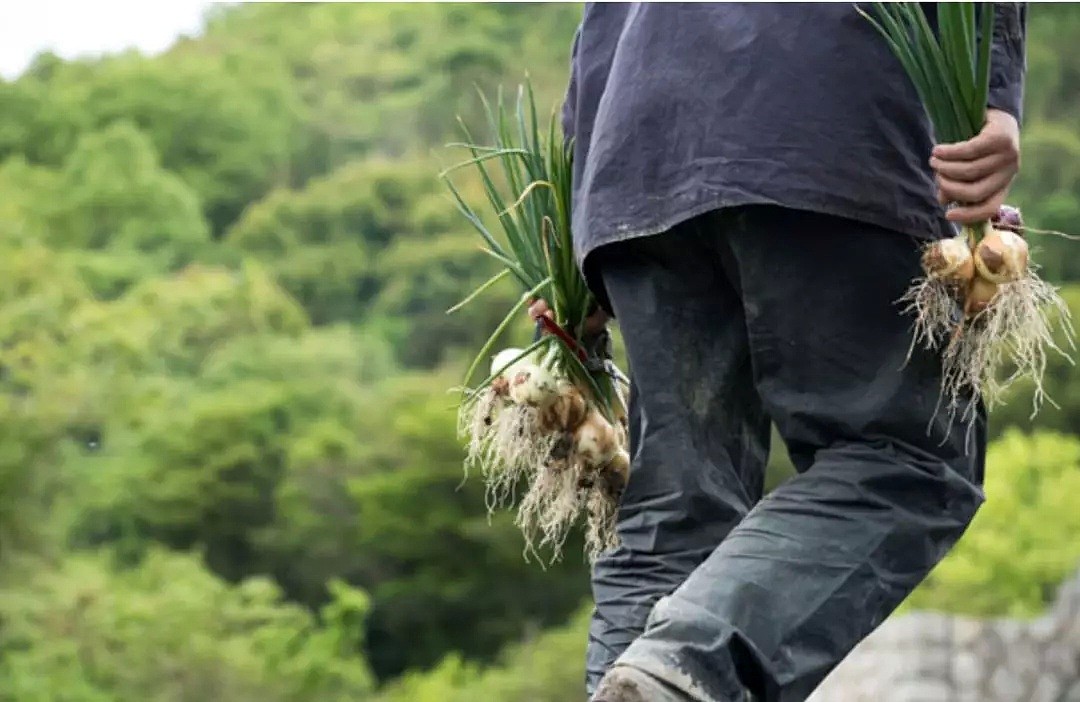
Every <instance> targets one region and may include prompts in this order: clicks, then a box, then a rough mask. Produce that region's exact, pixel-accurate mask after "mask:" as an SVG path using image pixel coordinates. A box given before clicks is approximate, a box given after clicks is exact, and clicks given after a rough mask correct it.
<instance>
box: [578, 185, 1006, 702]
mask: <svg viewBox="0 0 1080 702" xmlns="http://www.w3.org/2000/svg"><path fill="white" fill-rule="evenodd" d="M806 242H813V244H812V245H807V243H806ZM919 248H920V242H919V241H918V240H917V239H916V238H914V237H911V236H908V235H905V234H902V233H898V232H892V231H887V230H883V229H880V228H878V227H874V226H872V225H867V224H863V223H860V222H856V221H853V220H848V219H842V218H838V217H831V216H827V215H818V214H813V213H808V212H799V211H794V210H788V209H783V208H777V207H770V206H751V207H742V208H735V209H732V210H727V211H724V212H720V213H711V214H708V215H705V216H702V217H699V218H695V219H694V220H691V221H689V222H687V223H685V224H683V225H681V226H679V227H676V228H675V229H673V230H672V231H670V232H667V233H665V234H663V235H660V236H655V237H648V238H639V239H634V240H632V241H627V242H624V243H621V244H616V245H613V246H610V247H607V248H605V249H604V250H603V251H602V252H600V254H599V255H598V270H599V271H600V274H601V275H602V277H603V281H604V284H605V287H606V289H607V290H608V292H609V293H610V299H611V302H612V305H613V307H614V311H615V314H616V316H617V318H618V320H619V323H620V326H621V329H622V334H623V337H624V339H625V343H626V348H627V352H628V357H629V369H630V372H631V376H632V381H633V393H632V395H631V403H630V418H631V425H630V426H631V437H630V439H631V454H632V470H631V476H630V480H629V484H628V486H627V489H626V492H625V494H624V496H623V500H622V505H621V508H620V513H619V526H618V532H619V536H620V539H621V542H622V543H621V546H620V547H619V548H617V549H616V550H613V551H612V552H610V553H607V554H605V555H604V556H602V557H601V559H600V560H599V561H598V562H597V563H596V565H595V567H594V574H593V595H594V599H595V603H596V605H595V607H596V608H595V614H594V617H593V620H592V624H591V628H590V637H589V646H588V666H587V667H588V684H587V687H588V691H589V692H590V693H591V692H592V691H593V690H594V689H595V687H596V685H597V684H598V682H599V679H600V677H601V676H602V675H603V674H604V672H605V671H606V670H607V669H608V668H609V667H610V666H611V665H612V664H613V663H614V662H615V661H616V660H618V661H619V663H620V664H626V665H631V666H633V667H635V668H637V669H639V670H643V671H645V672H647V673H649V674H651V675H653V676H655V677H656V678H657V679H659V680H661V681H663V682H664V683H666V684H668V685H670V686H673V687H675V688H678V689H679V690H681V691H682V692H683V693H684V694H685V695H686V700H687V701H688V702H690V701H694V702H735V701H738V700H743V699H744V698H743V697H742V694H743V693H742V691H743V690H744V689H746V690H749V691H750V692H751V693H752V694H753V695H754V696H755V699H756V700H758V701H759V702H761V701H764V702H792V701H795V700H804V699H805V698H806V697H807V696H808V695H809V694H810V692H811V691H812V690H813V689H814V687H816V686H817V685H818V684H819V683H820V682H821V681H822V680H823V679H824V677H825V676H826V675H827V674H828V673H829V672H830V671H831V670H832V668H833V667H834V666H835V665H836V664H837V663H838V662H839V661H840V660H841V659H842V658H843V657H844V656H845V655H846V654H847V653H848V652H849V651H850V650H851V649H852V648H853V647H854V646H855V645H856V643H858V641H859V640H861V639H862V638H863V637H864V636H866V635H867V634H868V633H869V632H870V631H872V630H873V629H874V628H875V627H876V626H878V625H879V624H880V623H881V622H882V621H883V620H884V619H885V618H886V617H887V616H888V615H889V613H890V612H892V611H893V609H894V608H895V607H896V606H897V605H898V604H899V603H900V602H901V601H902V600H903V599H904V598H905V597H906V596H907V595H908V594H909V593H910V591H911V590H912V589H913V588H914V587H915V586H916V585H917V584H918V583H919V582H920V581H921V580H922V579H923V578H924V577H925V576H926V575H927V573H928V572H929V571H930V570H931V569H932V568H933V566H934V565H935V564H936V563H938V562H939V561H940V560H941V558H942V557H943V556H944V555H945V554H946V552H947V551H948V550H949V548H950V547H951V546H952V545H953V544H954V543H955V542H956V540H957V539H958V538H959V537H960V536H961V534H962V533H963V532H964V530H965V528H966V527H967V525H968V524H969V523H970V521H971V519H972V518H973V516H974V515H975V512H976V510H977V508H978V507H979V505H980V504H981V503H982V500H983V494H982V490H981V484H982V478H983V465H984V458H985V444H986V417H985V412H984V411H983V409H982V408H981V407H980V408H979V412H978V418H977V421H976V422H975V424H974V425H973V426H971V427H970V428H969V427H968V426H967V425H965V424H962V423H959V422H950V421H949V418H948V416H947V415H946V414H944V413H941V412H937V411H936V410H937V402H938V398H939V389H940V384H941V359H940V358H939V356H938V355H937V354H936V353H932V352H929V351H926V350H922V349H920V348H917V349H915V351H914V352H913V354H912V356H911V358H910V360H907V359H906V357H907V354H908V350H909V347H910V344H911V321H912V320H911V319H910V318H909V317H906V316H904V315H902V314H901V312H900V309H899V308H898V306H897V304H896V301H897V299H898V298H899V297H900V296H901V295H902V294H903V293H904V291H905V290H906V289H907V287H908V285H909V283H910V281H911V280H912V278H914V277H915V276H916V275H918V273H919ZM770 419H771V420H773V421H774V422H775V423H776V426H777V428H778V430H779V432H780V434H781V436H782V437H783V439H784V441H785V443H786V445H787V447H788V450H789V453H790V455H791V458H792V461H793V462H794V464H795V467H796V469H797V471H798V475H797V476H796V477H794V478H792V479H791V480H789V481H787V482H786V483H784V484H783V485H781V486H780V487H778V488H777V489H775V490H774V491H772V492H771V493H770V494H769V495H768V496H766V497H764V498H763V497H762V493H763V480H764V472H765V465H766V461H767V456H768V449H769V439H770ZM661 598H664V599H661ZM658 603H659V604H658ZM654 605H655V608H654ZM646 624H647V626H646ZM643 631H644V633H642V632H643ZM639 635H640V636H639Z"/></svg>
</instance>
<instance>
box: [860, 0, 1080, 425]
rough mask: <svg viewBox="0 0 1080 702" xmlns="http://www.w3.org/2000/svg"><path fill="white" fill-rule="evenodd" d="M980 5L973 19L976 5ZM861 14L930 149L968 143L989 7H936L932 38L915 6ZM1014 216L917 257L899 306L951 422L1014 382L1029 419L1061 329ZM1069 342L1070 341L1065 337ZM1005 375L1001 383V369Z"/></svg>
mask: <svg viewBox="0 0 1080 702" xmlns="http://www.w3.org/2000/svg"><path fill="white" fill-rule="evenodd" d="M977 4H978V5H979V7H978V11H976V5H977ZM873 5H874V9H875V16H874V17H871V16H870V15H868V14H866V13H864V16H865V17H866V18H867V19H869V20H870V22H871V23H873V25H874V26H875V27H876V28H877V30H878V31H879V32H880V33H881V35H882V36H883V37H884V38H885V40H886V41H887V42H888V44H889V46H890V48H891V49H892V51H893V53H894V54H895V55H896V57H897V58H898V59H899V61H900V63H901V64H903V66H904V69H905V71H906V72H907V74H908V76H909V77H910V78H911V80H912V82H913V83H914V85H915V88H916V90H917V91H918V93H919V97H920V98H921V100H922V102H923V105H924V106H925V108H926V111H927V114H928V116H929V118H930V121H931V123H932V124H933V128H934V135H935V137H936V139H937V140H938V141H939V142H945V143H957V142H962V141H967V140H969V139H971V138H973V137H975V136H976V135H977V134H978V133H979V132H980V131H981V130H982V127H983V125H984V123H985V120H986V104H987V97H988V94H989V75H990V48H991V42H992V36H993V22H994V10H993V3H970V2H958V3H937V4H936V7H937V19H938V32H937V36H935V34H934V32H933V31H932V30H931V28H930V25H929V22H928V21H927V19H926V16H925V14H924V12H923V8H922V6H921V4H920V3H911V2H902V3H873ZM1023 234H1024V230H1023V226H1022V222H1021V220H1020V213H1019V211H1018V210H1016V209H1015V208H1010V207H1003V208H1002V210H1001V212H999V215H998V217H996V218H995V219H994V220H993V221H987V222H982V223H978V224H968V225H965V226H964V227H962V229H961V231H960V233H959V234H958V235H957V236H955V237H952V238H949V239H944V240H941V241H935V242H933V243H931V244H930V245H929V246H928V247H927V248H926V249H925V251H924V254H923V257H922V267H923V271H924V274H925V275H924V276H922V277H920V278H918V279H916V280H915V281H914V282H913V284H912V287H911V289H910V290H909V291H908V292H907V294H906V295H904V297H903V298H902V302H904V303H906V308H905V311H906V312H910V313H913V314H914V316H915V334H914V339H913V346H912V348H914V347H915V345H917V344H922V345H924V346H925V347H927V348H930V349H935V350H940V351H941V354H942V359H943V364H944V380H943V385H942V394H943V397H942V399H943V401H944V404H945V405H946V408H947V410H948V411H949V413H950V415H953V416H955V415H956V414H959V415H960V416H962V417H963V418H964V419H966V420H969V421H970V420H974V418H975V416H976V413H975V408H976V407H977V404H978V402H979V401H980V400H986V401H987V402H988V404H989V405H990V406H992V405H993V404H994V403H995V402H998V401H1000V399H1001V396H1002V392H1003V391H1004V390H1005V389H1006V388H1007V387H1008V386H1009V385H1010V384H1011V383H1012V382H1013V381H1014V380H1016V379H1019V378H1021V377H1031V378H1032V379H1033V381H1034V383H1035V387H1036V392H1035V410H1036V411H1037V410H1038V406H1039V403H1040V402H1041V401H1042V399H1043V398H1044V395H1043V391H1042V385H1041V382H1042V376H1043V372H1044V370H1045V367H1046V355H1047V350H1048V349H1054V350H1058V351H1061V349H1059V348H1058V347H1057V346H1056V345H1055V343H1054V340H1053V334H1052V331H1053V329H1052V323H1051V313H1056V315H1055V316H1056V317H1057V319H1058V320H1059V321H1060V322H1061V323H1062V324H1064V325H1066V327H1067V326H1068V324H1069V321H1068V309H1067V307H1066V306H1065V304H1064V302H1063V301H1062V300H1061V298H1060V297H1059V296H1058V294H1057V291H1056V290H1055V289H1054V288H1053V287H1052V286H1050V285H1048V284H1047V283H1045V282H1044V281H1043V280H1041V279H1040V278H1039V276H1038V275H1037V273H1036V266H1034V265H1033V263H1032V262H1031V260H1030V251H1029V249H1028V244H1027V241H1026V240H1025V239H1024V236H1023ZM1068 331H1070V338H1071V329H1069V330H1068ZM1007 366H1011V367H1012V369H1013V371H1012V372H1011V373H1009V374H1007V375H1002V373H1001V371H1002V369H1003V368H1004V367H1007Z"/></svg>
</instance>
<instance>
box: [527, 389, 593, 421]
mask: <svg viewBox="0 0 1080 702" xmlns="http://www.w3.org/2000/svg"><path fill="white" fill-rule="evenodd" d="M588 410H589V408H588V405H587V404H586V402H585V396H584V395H582V394H581V391H580V390H578V388H577V386H575V385H574V384H573V383H571V382H570V381H568V380H560V381H559V383H558V385H557V387H556V392H555V398H554V399H553V400H552V401H551V404H549V405H548V406H547V407H546V408H545V409H544V411H543V412H542V413H541V415H540V420H539V421H540V429H541V431H561V432H572V431H574V430H575V429H577V428H578V426H580V425H581V423H582V422H583V421H585V416H586V414H588Z"/></svg>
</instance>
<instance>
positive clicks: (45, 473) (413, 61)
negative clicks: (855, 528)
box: [0, 4, 1080, 702]
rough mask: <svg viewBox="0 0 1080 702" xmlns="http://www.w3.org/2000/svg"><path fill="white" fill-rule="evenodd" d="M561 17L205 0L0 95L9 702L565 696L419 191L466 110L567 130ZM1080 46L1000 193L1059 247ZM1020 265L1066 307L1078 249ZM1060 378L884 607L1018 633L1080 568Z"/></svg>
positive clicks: (583, 604) (1050, 85)
mask: <svg viewBox="0 0 1080 702" xmlns="http://www.w3.org/2000/svg"><path fill="white" fill-rule="evenodd" d="M579 17H580V7H578V6H577V5H572V4H566V5H554V4H553V5H531V4H515V5H494V4H472V5H457V4H441V5H423V4H420V5H404V4H402V5H394V4H364V5H349V4H326V5H288V4H252V5H241V6H234V7H228V6H219V7H217V8H215V9H214V10H213V11H211V13H210V14H209V15H208V16H207V22H206V27H205V32H204V33H203V34H202V35H201V36H198V37H196V38H194V39H185V40H181V41H179V42H178V43H177V44H176V45H175V46H174V47H173V48H172V49H171V50H169V51H168V52H166V53H164V54H163V55H160V56H156V57H152V58H148V57H144V56H141V55H139V54H137V53H129V54H122V55H115V56H109V57H105V58H102V59H94V60H79V61H71V62H68V61H63V60H60V59H58V58H57V57H55V56H52V55H48V54H45V55H41V56H39V57H37V59H36V60H35V61H34V62H33V64H32V66H31V67H30V69H29V70H28V71H27V72H26V73H25V74H24V75H22V76H21V77H19V78H18V79H17V80H14V81H10V82H2V81H0V680H2V681H3V683H2V685H0V702H57V701H63V702H105V701H118V702H148V701H149V702H188V701H191V702H196V701H198V702H205V701H206V700H215V701H219V702H249V701H256V700H257V701H259V702H279V701H280V702H287V701H288V702H292V701H302V700H303V701H307V700H321V701H325V702H333V701H335V700H340V701H344V700H350V701H353V702H355V701H357V700H377V701H380V702H405V701H409V702H436V701H437V702H465V701H468V702H476V701H478V700H499V701H500V702H525V701H526V700H527V701H528V702H565V701H566V700H572V699H579V698H580V695H581V689H582V688H581V685H582V670H583V662H582V654H583V651H584V644H585V629H586V617H587V613H588V578H587V569H586V567H585V564H584V562H583V559H582V558H579V557H577V553H578V551H576V550H575V548H574V547H570V548H569V549H568V553H569V554H570V555H569V556H568V557H566V558H565V560H564V561H563V562H561V563H558V564H556V565H553V566H551V567H548V568H546V569H544V568H541V567H540V565H538V564H537V563H535V562H532V563H527V562H525V561H524V560H523V557H522V540H521V538H520V535H519V534H518V532H517V531H516V529H515V528H514V527H513V525H512V523H511V518H510V517H509V516H507V515H505V514H502V515H496V516H495V518H494V519H493V520H492V521H491V522H490V524H489V520H488V517H487V515H486V513H485V509H484V500H483V496H482V486H481V485H480V483H479V481H478V480H476V479H471V480H468V481H465V482H463V473H462V465H461V458H462V453H461V450H460V447H459V444H458V441H457V439H456V437H455V417H454V413H453V411H452V408H451V407H452V404H453V397H452V396H451V395H449V394H447V389H448V388H450V387H452V386H454V385H455V384H457V383H459V382H460V378H461V374H462V372H463V370H464V368H465V364H466V356H467V354H468V352H469V351H475V350H476V349H477V348H478V347H479V345H480V343H481V342H482V340H483V338H484V337H485V336H486V334H485V330H490V329H491V328H492V327H493V324H494V323H495V322H496V321H497V320H498V319H499V318H500V316H501V312H503V311H504V310H505V308H506V307H507V306H508V305H509V304H510V303H511V301H512V299H513V296H514V290H513V289H512V288H510V287H509V286H507V287H506V288H502V289H499V291H498V293H497V294H495V295H492V296H490V297H489V298H488V299H486V300H481V301H479V302H477V303H476V304H474V305H472V306H470V307H468V308H466V310H465V311H463V312H461V313H460V314H458V315H455V316H447V315H446V314H445V310H446V308H447V307H448V306H449V305H451V304H452V303H454V302H456V301H458V300H459V299H460V298H461V297H462V296H463V295H464V294H465V293H466V292H467V291H468V290H470V289H471V288H472V287H473V286H474V285H476V284H477V283H479V282H481V281H483V280H485V279H486V278H487V277H488V276H489V275H490V274H491V272H492V270H493V269H492V266H491V262H490V261H488V260H486V259H485V257H484V256H483V255H482V254H481V253H479V251H478V249H477V246H476V239H475V235H474V234H473V233H472V232H471V231H470V230H468V229H467V226H466V224H465V223H464V221H463V220H462V219H461V218H460V216H459V215H458V214H457V213H456V212H455V210H454V208H453V207H452V205H451V203H450V201H449V200H448V199H447V198H446V196H445V192H444V189H443V186H442V185H441V184H440V183H439V181H438V180H437V177H436V174H437V172H438V171H439V169H440V167H441V166H443V165H448V164H449V163H451V162H453V161H454V160H456V159H457V158H458V157H459V154H456V153H453V152H449V151H447V150H446V149H445V148H443V147H444V144H446V143H447V142H448V141H450V140H452V139H454V138H456V136H457V134H456V125H455V118H456V116H457V115H460V116H461V117H462V118H463V119H464V120H465V121H466V123H468V124H471V125H472V126H473V127H474V129H476V130H477V131H482V128H481V119H480V112H479V101H478V100H477V98H476V93H475V91H474V85H478V86H480V87H481V88H482V89H484V90H485V91H487V92H489V93H490V92H491V91H493V90H494V89H495V88H496V87H497V86H504V87H505V88H507V89H510V90H512V89H513V88H514V87H515V86H516V85H517V84H519V83H520V82H521V81H522V80H523V79H524V77H525V72H526V71H529V72H530V75H531V79H532V82H533V84H534V86H535V87H536V88H537V90H538V97H539V101H540V104H541V105H544V106H548V105H550V106H551V107H552V108H553V109H554V108H556V107H557V106H558V104H559V101H560V99H561V96H562V92H563V89H564V86H565V81H566V75H567V65H568V55H569V47H570V41H571V37H572V34H573V31H574V28H575V26H576V24H577V22H578V19H579ZM1078 36H1080V5H1068V4H1064V5H1053V6H1051V5H1045V4H1043V5H1036V6H1034V7H1033V8H1032V11H1031V25H1030V33H1029V43H1030V48H1029V62H1030V70H1029V82H1028V94H1027V102H1026V105H1027V114H1026V123H1025V130H1024V144H1023V149H1024V171H1023V175H1022V178H1021V179H1020V181H1019V182H1018V184H1017V186H1016V188H1015V190H1014V196H1013V197H1012V198H1011V200H1012V201H1013V202H1014V203H1015V204H1018V205H1020V206H1021V207H1022V208H1023V209H1024V211H1025V214H1026V217H1027V219H1028V221H1029V223H1030V224H1033V225H1035V226H1040V227H1046V228H1054V229H1063V230H1070V231H1073V232H1077V231H1078V230H1080V225H1078V224H1077V223H1078V222H1080V128H1078V127H1077V124H1078V121H1077V120H1078V117H1077V116H1078V115H1080V43H1078V42H1077V41H1076V38H1077V37H1078ZM465 187H466V189H468V187H469V185H468V183H465ZM470 192H472V193H473V194H474V195H477V196H479V195H480V192H479V191H478V190H476V188H475V184H474V187H473V190H472V191H470ZM1034 244H1035V245H1036V246H1038V248H1039V249H1040V250H1039V251H1038V252H1037V254H1036V256H1037V260H1038V261H1039V262H1041V263H1042V264H1043V266H1044V268H1045V274H1046V275H1047V276H1048V277H1049V278H1051V279H1052V280H1054V281H1055V282H1058V283H1061V284H1063V285H1066V286H1069V287H1068V288H1067V294H1068V298H1069V300H1070V302H1071V304H1072V308H1073V310H1074V314H1076V315H1078V316H1080V250H1078V249H1077V248H1075V247H1077V246H1080V245H1078V244H1070V243H1069V242H1065V241H1062V240H1059V239H1055V238H1046V237H1044V238H1038V239H1035V241H1034ZM529 333H530V330H529V329H528V324H527V323H526V322H524V320H523V322H522V325H521V328H520V329H515V330H514V335H515V336H516V337H522V338H524V337H526V336H528V334H529ZM513 340H519V339H512V340H508V343H509V341H513ZM1049 376H1050V378H1051V380H1050V387H1049V389H1050V393H1051V395H1052V397H1053V398H1054V399H1055V400H1057V402H1058V403H1059V404H1060V409H1054V408H1047V409H1046V410H1045V411H1044V412H1043V414H1042V415H1040V417H1039V418H1038V420H1037V426H1033V425H1032V423H1031V421H1030V420H1029V418H1028V414H1029V410H1030V399H1031V398H1030V394H1031V393H1030V390H1022V391H1020V392H1017V393H1016V395H1015V396H1014V397H1013V399H1012V401H1011V402H1010V404H1009V405H1008V406H1007V407H1005V408H1004V409H1002V410H1001V411H999V412H998V413H996V414H995V416H994V422H993V424H994V426H993V432H994V443H993V446H992V449H991V452H990V466H989V478H988V485H987V491H988V494H989V502H988V504H987V506H986V507H985V509H984V510H983V512H982V513H981V514H980V516H979V517H978V519H977V521H976V524H975V526H974V527H973V528H972V530H971V532H970V533H969V535H968V536H967V537H966V538H965V539H964V541H963V542H962V544H961V546H960V547H959V548H958V549H957V550H956V552H955V553H954V554H953V555H952V556H950V558H949V560H948V561H946V562H945V563H944V564H943V565H942V566H941V567H940V568H939V569H938V570H937V571H936V572H935V573H934V575H933V577H932V579H931V580H930V582H928V583H927V584H926V586H924V587H923V588H922V589H921V590H920V591H919V592H918V593H916V595H914V596H913V597H912V598H911V600H910V601H909V603H907V605H905V606H907V607H921V608H930V609H939V610H945V611H952V612H963V613H970V614H976V615H1003V614H1009V615H1017V616H1025V615H1032V614H1035V613H1038V612H1039V611H1040V610H1041V609H1042V608H1043V606H1044V605H1045V603H1046V602H1047V601H1048V599H1050V598H1051V597H1052V596H1053V594H1054V592H1055V589H1056V586H1057V585H1058V583H1059V582H1060V581H1061V580H1062V579H1063V578H1064V577H1066V576H1068V575H1069V574H1071V572H1072V571H1073V569H1074V568H1075V567H1076V565H1077V563H1078V562H1080V538H1077V536H1078V535H1080V433H1078V432H1080V373H1078V371H1077V369H1076V368H1074V367H1073V366H1071V365H1069V364H1068V363H1066V362H1064V361H1062V360H1060V359H1054V360H1053V361H1052V365H1051V368H1050V370H1049ZM773 469H774V470H773V473H772V482H773V483H775V482H776V481H778V480H781V479H782V478H783V477H784V476H785V475H786V474H787V471H788V470H789V468H788V466H787V465H786V462H785V458H784V455H783V452H782V451H778V452H777V456H776V458H775V460H774V461H773Z"/></svg>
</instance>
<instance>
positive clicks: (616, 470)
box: [604, 449, 630, 486]
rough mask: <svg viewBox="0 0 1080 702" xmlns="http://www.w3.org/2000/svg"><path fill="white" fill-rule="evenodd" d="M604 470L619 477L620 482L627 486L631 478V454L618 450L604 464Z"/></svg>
mask: <svg viewBox="0 0 1080 702" xmlns="http://www.w3.org/2000/svg"><path fill="white" fill-rule="evenodd" d="M604 471H605V472H608V473H612V474H613V475H614V476H615V477H618V484H619V485H622V486H625V485H626V483H627V481H629V480H630V454H628V453H627V452H626V451H623V450H621V449H620V450H619V451H616V452H615V455H614V456H612V457H611V460H610V461H608V463H607V465H606V466H604Z"/></svg>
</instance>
